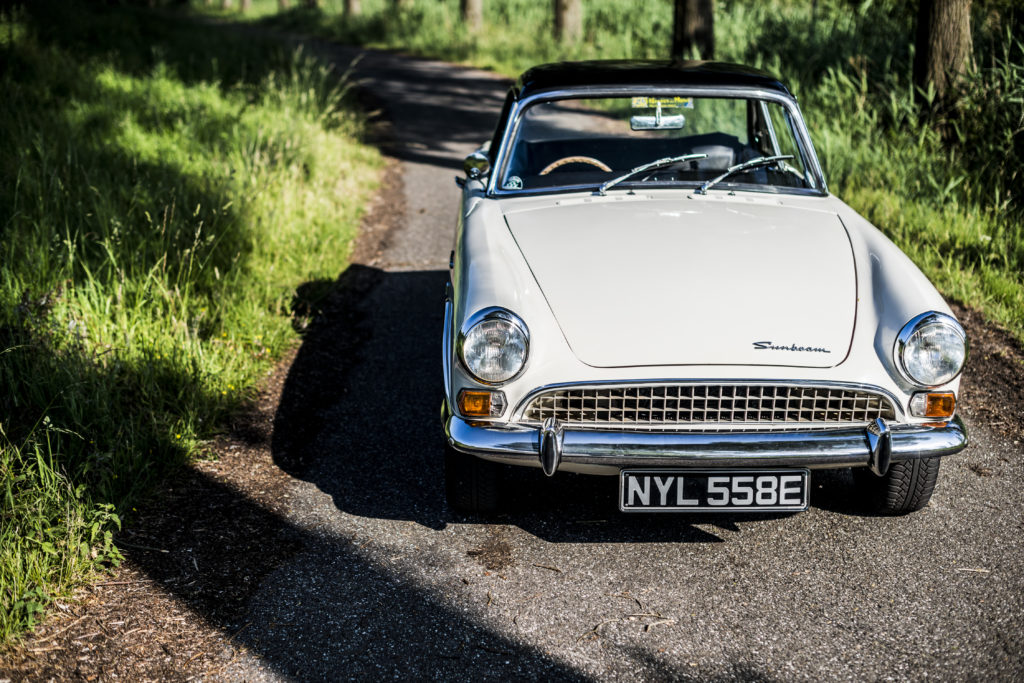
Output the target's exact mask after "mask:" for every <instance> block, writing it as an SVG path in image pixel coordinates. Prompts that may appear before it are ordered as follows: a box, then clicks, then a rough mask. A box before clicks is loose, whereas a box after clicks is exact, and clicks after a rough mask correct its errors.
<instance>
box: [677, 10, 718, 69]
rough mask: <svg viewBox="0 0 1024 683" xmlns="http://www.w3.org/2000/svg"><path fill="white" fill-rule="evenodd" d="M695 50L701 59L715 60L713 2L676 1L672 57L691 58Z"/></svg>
mask: <svg viewBox="0 0 1024 683" xmlns="http://www.w3.org/2000/svg"><path fill="white" fill-rule="evenodd" d="M694 50H696V51H697V54H698V55H700V58H701V59H713V58H714V56H715V17H714V7H713V6H712V0H675V11H674V21H673V24H672V56H673V57H675V58H689V57H690V55H692V54H693V51H694Z"/></svg>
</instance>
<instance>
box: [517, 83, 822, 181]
mask: <svg viewBox="0 0 1024 683" xmlns="http://www.w3.org/2000/svg"><path fill="white" fill-rule="evenodd" d="M799 141H800V137H799V136H798V135H797V133H796V131H795V129H794V127H793V121H792V118H791V115H790V112H789V111H788V110H787V109H786V107H785V106H783V105H782V104H780V103H778V102H774V101H771V100H761V99H753V98H750V99H747V98H723V97H679V96H666V95H657V96H635V95H634V96H621V97H602V98H578V99H560V100H548V101H539V102H537V103H535V104H532V105H530V106H528V107H527V108H526V109H525V110H524V111H523V112H522V113H521V114H520V118H519V125H518V127H517V130H516V133H515V138H514V140H513V141H512V144H511V147H510V154H509V155H508V157H507V161H506V163H505V164H504V172H503V173H502V174H501V176H500V177H499V178H498V187H499V188H501V189H503V190H526V191H530V190H535V191H543V190H551V189H558V188H572V187H588V186H593V187H595V188H597V187H600V186H601V185H604V184H606V183H609V181H613V180H616V179H618V178H620V177H621V176H623V174H627V173H629V172H630V171H632V170H634V169H637V168H638V167H641V166H644V165H645V164H649V163H651V162H654V161H658V160H669V159H668V158H669V157H680V156H685V155H693V156H694V157H696V156H698V155H706V156H703V157H700V158H690V159H686V160H682V161H677V162H675V163H669V164H665V165H656V166H655V167H654V168H652V169H650V170H644V171H641V172H638V173H635V174H631V175H629V176H628V177H627V178H625V179H621V180H619V181H618V182H615V183H613V185H614V187H616V188H617V189H622V188H636V187H638V186H642V187H679V186H699V185H701V184H702V183H704V182H705V181H708V180H711V179H713V178H716V177H717V176H720V175H721V174H722V173H724V172H725V171H726V170H727V169H729V168H730V167H733V166H736V165H738V164H741V163H743V162H746V161H750V160H752V159H757V158H759V157H772V156H782V155H792V158H786V159H783V160H779V161H778V162H776V163H773V164H767V165H764V164H762V165H757V166H753V167H751V168H749V169H745V170H740V171H738V172H734V173H732V174H730V175H729V176H728V178H726V179H724V180H722V181H720V182H719V183H716V184H715V185H714V189H718V190H722V189H727V190H731V189H737V188H739V189H748V190H762V191H772V192H779V191H793V190H797V191H799V190H815V189H818V188H817V183H816V182H815V179H814V176H813V174H811V173H810V172H809V171H808V169H807V161H806V159H807V156H806V154H805V153H804V150H803V148H802V146H801V145H800V142H799Z"/></svg>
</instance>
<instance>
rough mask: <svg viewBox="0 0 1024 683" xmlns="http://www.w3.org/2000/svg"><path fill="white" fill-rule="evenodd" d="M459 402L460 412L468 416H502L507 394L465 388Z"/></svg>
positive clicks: (460, 394)
mask: <svg viewBox="0 0 1024 683" xmlns="http://www.w3.org/2000/svg"><path fill="white" fill-rule="evenodd" d="M458 402H459V412H460V413H462V414H463V415H465V416H466V417H500V416H501V414H502V413H503V412H505V394H503V393H501V392H500V391H477V390H473V389H463V390H462V391H460V392H459V399H458Z"/></svg>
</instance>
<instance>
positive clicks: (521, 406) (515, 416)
mask: <svg viewBox="0 0 1024 683" xmlns="http://www.w3.org/2000/svg"><path fill="white" fill-rule="evenodd" d="M660 384H688V385H691V386H711V385H726V384H727V385H733V386H750V385H759V384H773V385H775V386H780V387H821V388H824V389H829V388H832V389H852V390H855V391H856V390H861V391H873V392H876V393H878V394H881V395H882V396H885V397H886V398H888V399H889V400H890V401H891V402H892V405H893V410H895V411H896V417H897V421H898V422H902V421H903V419H904V418H905V417H906V413H904V411H903V403H902V402H901V401H900V400H899V399H898V398H896V395H895V394H893V393H892V392H890V391H888V390H886V389H883V388H882V387H877V386H875V385H873V384H860V383H857V382H819V381H817V380H811V379H785V380H774V379H715V378H712V379H666V378H659V379H638V380H617V381H613V382H609V381H607V380H590V381H584V382H562V383H559V384H545V385H543V386H540V387H537V388H536V389H534V390H533V391H531V392H530V393H528V394H526V396H524V397H523V398H522V399H520V401H519V403H517V404H516V408H515V410H513V411H512V414H511V416H510V417H509V421H510V422H518V421H520V420H521V419H522V417H523V413H524V412H526V408H527V407H528V406H529V405H530V401H532V400H533V399H535V398H537V396H539V395H540V394H544V393H547V392H549V391H560V390H563V389H574V388H577V387H579V388H581V389H582V388H585V389H590V388H596V387H606V388H609V389H616V388H619V387H634V386H648V385H654V386H657V385H660Z"/></svg>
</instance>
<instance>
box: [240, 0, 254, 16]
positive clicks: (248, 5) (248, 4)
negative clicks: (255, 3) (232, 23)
mask: <svg viewBox="0 0 1024 683" xmlns="http://www.w3.org/2000/svg"><path fill="white" fill-rule="evenodd" d="M250 9H252V0H240V2H239V3H238V11H239V12H242V13H243V14H244V13H245V12H248V11H249V10H250Z"/></svg>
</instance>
